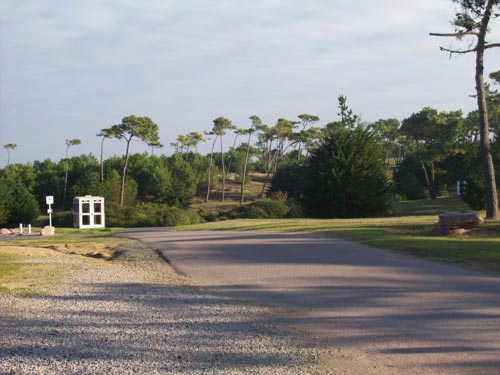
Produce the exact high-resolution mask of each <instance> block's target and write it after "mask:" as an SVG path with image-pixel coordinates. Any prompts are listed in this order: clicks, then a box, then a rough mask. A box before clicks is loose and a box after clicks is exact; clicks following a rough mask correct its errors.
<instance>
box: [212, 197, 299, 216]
mask: <svg viewBox="0 0 500 375" xmlns="http://www.w3.org/2000/svg"><path fill="white" fill-rule="evenodd" d="M289 212H290V207H289V206H288V204H287V203H286V202H285V201H279V200H271V199H264V200H260V201H257V202H255V203H252V204H249V205H246V206H240V207H238V208H235V209H233V210H231V211H229V212H226V213H225V214H224V216H226V217H227V218H228V219H280V218H284V217H287V215H288V213H289ZM219 219H221V216H219Z"/></svg>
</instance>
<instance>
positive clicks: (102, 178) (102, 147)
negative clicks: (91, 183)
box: [101, 137, 104, 183]
mask: <svg viewBox="0 0 500 375" xmlns="http://www.w3.org/2000/svg"><path fill="white" fill-rule="evenodd" d="M103 149H104V137H102V140H101V183H102V182H104V164H103V162H102V157H103V152H104V151H103Z"/></svg>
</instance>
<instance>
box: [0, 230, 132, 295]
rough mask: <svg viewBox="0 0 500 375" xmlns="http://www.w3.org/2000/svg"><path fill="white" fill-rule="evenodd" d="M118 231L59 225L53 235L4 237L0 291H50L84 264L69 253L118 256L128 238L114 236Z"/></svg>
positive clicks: (38, 293)
mask: <svg viewBox="0 0 500 375" xmlns="http://www.w3.org/2000/svg"><path fill="white" fill-rule="evenodd" d="M35 230H36V228H34V231H33V232H35ZM116 230H117V229H104V230H102V229H91V230H87V231H81V230H78V229H72V228H57V229H56V235H55V236H53V237H41V236H12V237H10V238H8V239H5V240H1V241H0V293H3V294H15V295H21V296H27V295H47V294H50V291H51V290H52V289H53V288H55V287H57V286H58V285H59V284H60V283H61V282H62V280H63V279H64V278H65V276H66V275H67V274H68V273H69V272H71V271H72V270H75V269H79V267H80V266H81V264H80V263H81V262H78V261H74V260H75V259H72V257H68V255H82V256H86V257H92V258H102V259H105V260H111V259H114V258H116V257H117V256H118V255H119V254H120V253H121V247H122V245H123V244H124V242H126V241H127V240H125V239H118V238H114V237H111V236H110V235H111V234H112V233H114V232H115V231H116Z"/></svg>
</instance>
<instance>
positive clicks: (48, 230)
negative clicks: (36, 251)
mask: <svg viewBox="0 0 500 375" xmlns="http://www.w3.org/2000/svg"><path fill="white" fill-rule="evenodd" d="M55 232H56V228H55V227H49V226H48V225H46V226H44V227H43V228H42V229H41V230H40V236H53V235H54V234H55Z"/></svg>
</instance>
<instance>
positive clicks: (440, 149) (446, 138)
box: [401, 107, 462, 199]
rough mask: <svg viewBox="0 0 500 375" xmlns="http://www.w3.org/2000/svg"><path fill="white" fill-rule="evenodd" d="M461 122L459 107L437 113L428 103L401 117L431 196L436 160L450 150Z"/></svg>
mask: <svg viewBox="0 0 500 375" xmlns="http://www.w3.org/2000/svg"><path fill="white" fill-rule="evenodd" d="M461 122H462V112H461V111H454V112H453V111H452V112H440V113H439V112H438V111H437V110H435V109H433V108H430V107H425V108H423V109H422V110H421V111H419V112H416V113H413V114H412V115H411V116H410V117H408V118H406V119H405V120H403V123H402V126H401V133H402V134H404V135H406V136H407V137H409V138H410V139H412V140H414V142H415V146H416V157H417V159H418V160H419V161H420V163H421V167H422V170H423V172H424V177H425V181H426V186H427V188H428V189H429V195H430V198H431V199H434V198H436V197H437V193H438V174H439V171H438V168H437V164H438V162H440V161H442V160H443V159H445V158H446V157H447V156H448V155H449V154H450V153H451V152H452V150H453V148H454V145H455V141H456V139H457V134H458V129H459V127H460V124H461Z"/></svg>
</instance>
